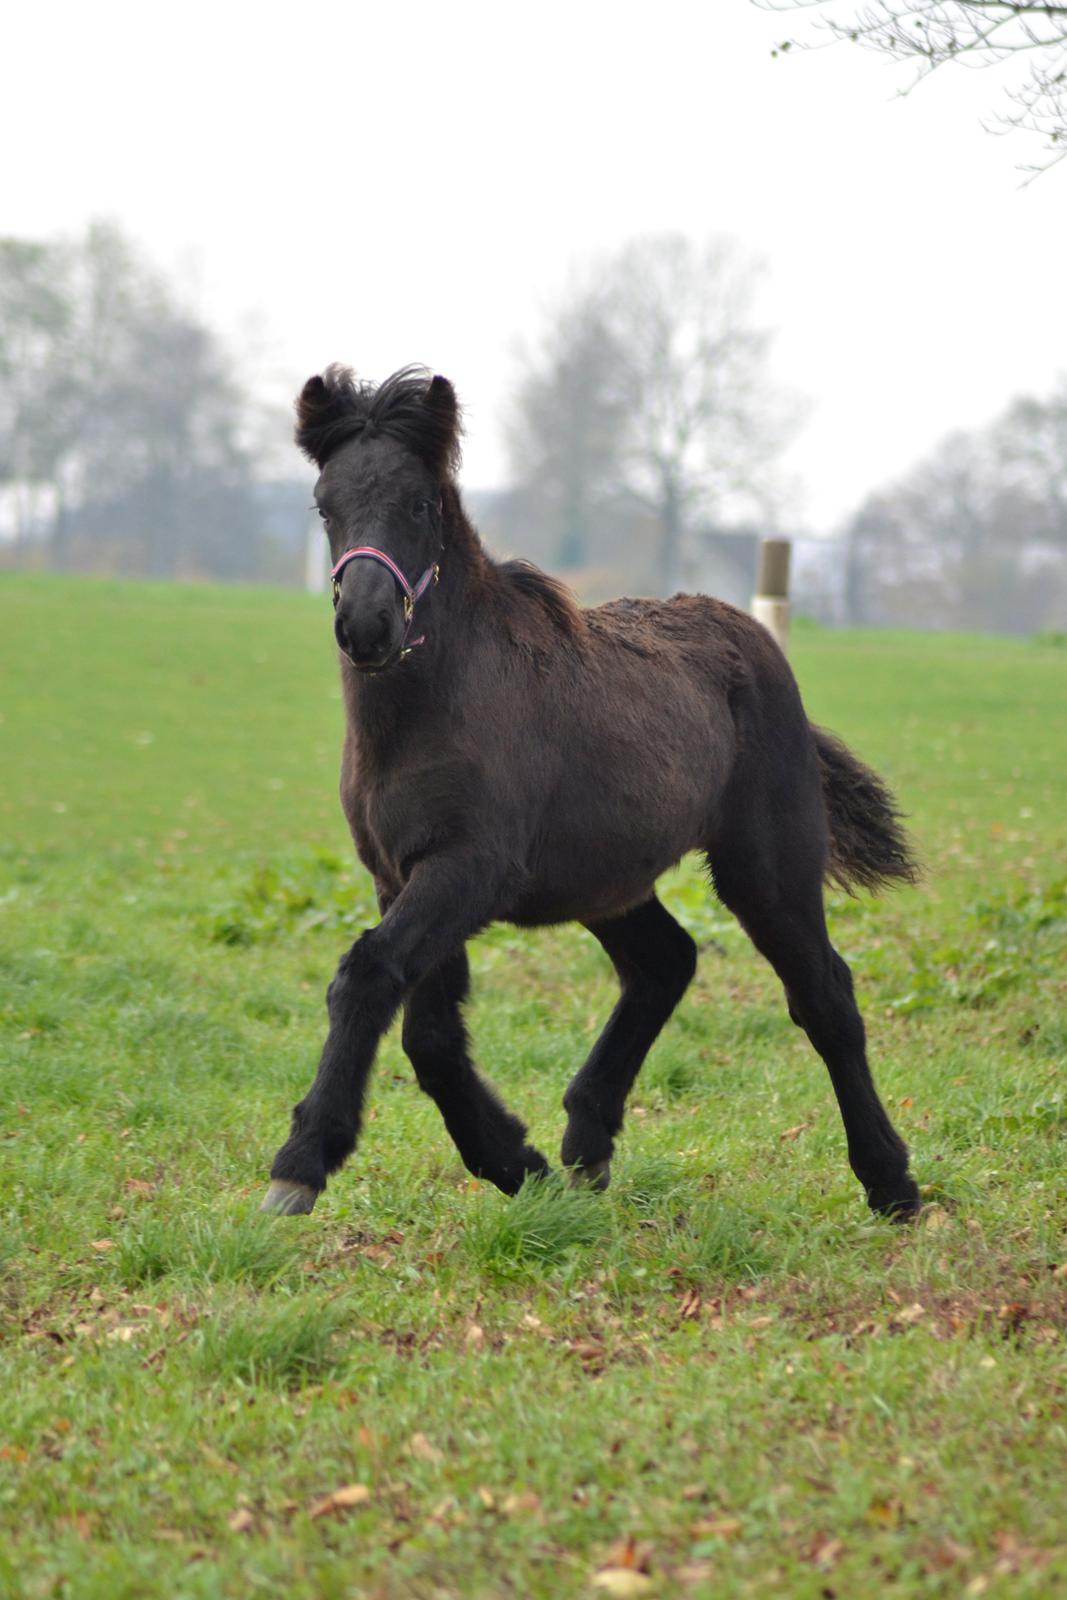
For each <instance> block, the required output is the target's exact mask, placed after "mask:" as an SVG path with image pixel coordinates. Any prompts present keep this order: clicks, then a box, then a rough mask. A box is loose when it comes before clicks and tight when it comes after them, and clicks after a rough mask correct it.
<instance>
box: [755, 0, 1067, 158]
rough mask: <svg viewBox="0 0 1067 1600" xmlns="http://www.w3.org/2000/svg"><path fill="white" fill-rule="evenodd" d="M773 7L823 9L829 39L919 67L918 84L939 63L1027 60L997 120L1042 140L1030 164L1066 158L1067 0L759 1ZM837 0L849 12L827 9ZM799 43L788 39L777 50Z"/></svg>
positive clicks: (986, 64)
mask: <svg viewBox="0 0 1067 1600" xmlns="http://www.w3.org/2000/svg"><path fill="white" fill-rule="evenodd" d="M755 3H756V4H757V5H759V6H761V8H762V9H764V10H769V11H798V10H810V9H813V8H818V9H819V10H825V11H826V12H827V14H826V15H825V17H824V18H823V19H822V27H823V29H824V31H825V33H826V35H827V36H828V38H829V39H831V40H834V41H847V42H848V43H850V44H857V45H860V46H862V47H863V48H864V49H867V50H874V51H876V52H877V53H878V54H880V55H885V56H889V57H890V58H891V59H892V60H894V61H906V62H912V63H914V64H915V66H916V67H917V69H918V70H917V74H916V78H915V80H914V82H913V84H912V87H914V83H916V82H922V80H923V79H925V78H927V77H929V76H930V74H931V73H932V72H935V71H937V70H938V68H940V67H943V66H946V65H948V64H949V63H956V64H957V65H959V66H965V67H996V66H1003V65H1005V64H1008V63H1013V62H1017V61H1018V60H1019V59H1020V58H1025V59H1026V62H1027V65H1026V68H1025V70H1024V71H1023V72H1022V74H1021V75H1019V76H1017V77H1016V78H1015V80H1014V81H1013V82H1012V83H1011V84H1009V86H1008V88H1007V90H1006V96H1007V100H1008V107H1009V108H1008V110H1007V111H1005V112H1002V113H1001V114H1000V115H999V116H998V117H997V118H996V119H995V123H994V126H995V127H997V128H999V130H1000V131H1006V130H1010V129H1022V130H1024V131H1026V132H1029V133H1032V134H1036V135H1037V136H1038V137H1039V138H1040V139H1041V140H1042V142H1043V144H1044V148H1045V152H1046V157H1047V159H1046V160H1045V161H1044V162H1043V163H1041V164H1040V165H1031V166H1029V167H1028V168H1026V169H1025V170H1028V171H1030V172H1031V173H1032V174H1034V173H1037V172H1041V171H1045V170H1047V168H1048V167H1050V166H1054V165H1055V164H1056V163H1057V162H1058V161H1062V160H1063V158H1064V156H1067V3H1063V0H1049V3H1041V0H870V3H868V4H866V5H861V6H859V7H858V8H857V7H856V6H855V4H854V3H852V4H849V5H847V6H841V4H840V0H755ZM833 6H837V7H838V9H839V10H844V11H845V12H846V13H847V15H845V16H844V17H841V16H840V15H831V14H829V12H830V8H831V7H833ZM796 43H797V41H795V40H793V39H787V40H783V41H782V43H781V44H780V45H779V47H778V49H777V50H776V51H775V52H774V54H776V55H777V54H779V53H781V52H784V51H788V50H790V49H791V48H793V47H794V45H795V44H796Z"/></svg>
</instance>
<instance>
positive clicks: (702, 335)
mask: <svg viewBox="0 0 1067 1600" xmlns="http://www.w3.org/2000/svg"><path fill="white" fill-rule="evenodd" d="M757 278H758V270H757V268H756V266H755V264H754V263H753V262H752V261H751V260H750V259H749V257H748V256H747V255H745V254H744V252H742V251H741V250H740V249H739V247H738V246H737V245H736V244H734V243H733V242H732V241H730V240H727V239H712V240H710V241H708V242H706V243H704V244H696V243H694V242H693V241H692V240H690V239H688V238H686V237H684V236H683V235H680V234H661V235H652V236H649V237H645V238H639V239H635V240H633V241H631V242H630V243H629V244H626V245H624V246H623V247H622V248H621V249H620V250H619V251H618V252H617V253H616V254H615V255H614V256H613V257H611V258H609V259H607V260H605V261H602V262H600V263H597V264H596V265H595V266H594V267H593V268H591V269H590V273H589V280H588V281H589V282H590V283H592V285H593V287H592V288H589V287H583V288H582V289H581V290H579V291H576V292H575V293H574V294H573V295H572V296H570V297H569V298H566V299H565V300H564V301H563V302H561V303H560V304H559V305H558V306H557V308H556V310H555V312H554V313H553V318H552V321H551V324H550V327H549V330H548V334H547V337H546V340H545V342H544V345H543V347H542V359H541V360H540V362H539V363H531V364H529V366H528V370H527V373H526V375H525V378H524V380H523V383H522V384H521V385H520V389H519V392H518V397H517V403H516V408H515V414H514V417H513V422H512V426H511V429H510V430H509V437H510V440H511V446H512V449H511V456H512V464H513V470H514V471H515V473H516V475H517V477H518V479H519V481H520V483H521V482H529V481H530V477H531V474H540V476H541V481H542V485H543V492H546V493H548V492H550V493H551V494H552V495H553V496H554V497H555V500H556V502H557V503H558V504H559V505H560V506H562V507H565V508H566V510H565V512H564V515H563V519H562V526H563V529H564V534H565V538H566V539H567V541H568V543H567V548H569V549H577V548H580V544H577V543H572V542H570V535H569V533H568V531H567V530H568V528H569V526H570V522H569V519H570V518H571V517H573V518H574V519H575V522H576V524H577V523H580V522H581V520H582V519H583V518H587V517H588V515H589V512H590V507H591V506H595V505H596V504H597V503H603V501H604V500H605V499H609V500H613V501H615V502H616V503H618V502H619V501H622V500H625V501H628V502H629V504H630V505H631V506H633V507H635V508H640V509H641V510H643V511H644V512H645V513H647V514H650V515H651V516H652V517H653V518H654V519H655V522H656V525H657V526H658V529H659V534H660V546H659V562H658V567H659V584H660V587H661V588H662V589H663V590H665V591H669V590H672V589H674V588H676V587H678V585H679V584H681V583H682V582H684V581H685V579H686V577H687V563H688V557H689V545H690V541H691V537H692V534H693V531H694V527H695V524H696V522H697V521H698V520H699V519H701V518H704V519H707V518H711V517H715V516H716V515H723V514H725V513H726V512H727V510H729V511H730V512H732V513H733V514H734V515H742V514H745V513H748V514H751V513H752V511H753V510H755V512H756V514H757V515H758V516H759V517H761V518H763V517H765V516H766V514H767V510H768V505H769V502H770V499H771V476H770V465H771V463H772V461H773V459H774V457H775V455H776V454H777V452H778V451H779V450H780V448H781V447H782V445H783V443H784V442H785V438H786V436H787V434H788V432H789V429H790V427H791V424H792V421H793V418H792V415H791V414H790V411H791V408H790V407H789V406H787V405H786V404H785V403H784V401H783V397H782V395H781V394H780V393H779V392H778V391H776V390H775V389H774V386H773V385H772V383H771V382H770V379H769V376H768V370H767V350H768V343H769V340H768V335H767V333H766V332H765V331H764V330H762V329H761V328H759V327H758V326H757V325H756V323H755V321H754V313H753V308H752V300H753V291H754V287H755V284H756V281H757ZM546 486H547V487H546Z"/></svg>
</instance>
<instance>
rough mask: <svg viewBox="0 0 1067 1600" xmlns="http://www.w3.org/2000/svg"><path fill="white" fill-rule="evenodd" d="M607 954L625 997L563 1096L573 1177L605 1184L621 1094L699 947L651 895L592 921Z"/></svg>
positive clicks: (621, 1107) (687, 974) (622, 1103)
mask: <svg viewBox="0 0 1067 1600" xmlns="http://www.w3.org/2000/svg"><path fill="white" fill-rule="evenodd" d="M588 926H589V931H590V933H592V934H595V935H596V937H597V938H598V939H599V940H600V943H601V944H602V945H603V946H604V949H605V950H606V951H607V953H608V955H609V956H610V957H611V960H612V963H613V964H614V967H615V971H616V972H617V973H618V976H619V982H620V984H621V985H622V996H621V998H620V1000H619V1003H618V1005H617V1006H616V1007H615V1010H614V1011H613V1012H612V1014H611V1016H610V1018H609V1019H608V1023H607V1026H606V1027H605V1029H604V1031H603V1033H602V1034H601V1035H600V1037H599V1039H598V1040H597V1042H596V1044H595V1045H594V1046H593V1050H592V1054H591V1055H590V1057H589V1059H588V1061H587V1062H586V1063H585V1065H584V1066H583V1067H582V1069H581V1071H580V1072H579V1073H578V1074H577V1076H576V1077H575V1078H574V1079H573V1080H572V1082H571V1084H570V1085H569V1087H568V1089H567V1092H566V1094H565V1095H564V1097H563V1105H564V1109H565V1110H566V1112H567V1114H568V1119H569V1120H568V1122H567V1130H566V1132H565V1133H564V1135H563V1162H564V1165H565V1166H568V1167H570V1168H571V1169H572V1173H573V1179H574V1181H577V1182H584V1183H589V1184H592V1185H594V1186H595V1187H596V1188H599V1189H606V1188H607V1186H608V1180H609V1177H610V1173H611V1153H612V1150H613V1148H614V1144H615V1136H616V1134H617V1133H618V1132H619V1129H620V1128H621V1127H622V1119H623V1110H624V1108H625V1104H626V1096H627V1094H628V1093H629V1092H630V1088H631V1087H632V1085H633V1081H634V1079H635V1078H636V1077H637V1074H638V1072H639V1071H640V1069H641V1063H642V1062H643V1061H644V1059H645V1057H646V1055H647V1054H648V1052H649V1050H650V1049H651V1048H652V1045H653V1043H654V1042H655V1039H656V1036H657V1035H658V1033H659V1031H660V1029H661V1028H662V1027H663V1024H664V1023H665V1022H666V1021H667V1018H668V1017H669V1016H670V1014H671V1012H672V1011H673V1010H674V1008H675V1006H676V1005H677V1004H678V1002H679V1000H680V999H681V998H682V995H683V994H684V993H685V991H686V989H687V987H688V985H689V980H690V979H691V978H692V976H693V972H694V970H695V969H696V945H695V944H694V943H693V941H692V939H691V938H690V937H689V935H688V934H687V933H686V932H685V930H684V929H683V928H681V927H679V925H678V923H677V922H675V920H674V918H673V917H672V916H671V914H670V912H669V911H667V910H665V908H664V907H663V906H662V905H661V904H660V903H659V901H658V900H657V899H655V897H653V898H652V899H651V900H648V901H646V902H645V904H644V905H641V906H638V907H637V908H636V909H635V910H633V911H629V912H627V914H626V915H625V916H623V917H615V918H613V919H612V921H610V922H601V923H597V924H596V925H593V924H589V925H588Z"/></svg>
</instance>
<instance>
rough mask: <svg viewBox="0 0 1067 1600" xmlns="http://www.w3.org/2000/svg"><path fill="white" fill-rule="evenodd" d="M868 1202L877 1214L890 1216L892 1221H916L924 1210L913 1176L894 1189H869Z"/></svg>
mask: <svg viewBox="0 0 1067 1600" xmlns="http://www.w3.org/2000/svg"><path fill="white" fill-rule="evenodd" d="M867 1204H868V1205H869V1206H870V1208H871V1210H872V1211H873V1212H874V1213H875V1215H876V1216H879V1217H888V1218H889V1220H890V1222H914V1221H915V1219H916V1217H917V1216H918V1215H919V1212H920V1211H921V1210H922V1200H921V1198H920V1196H919V1188H918V1185H917V1184H916V1183H913V1181H912V1180H911V1178H905V1180H904V1182H903V1183H902V1184H899V1185H897V1186H895V1187H894V1188H893V1189H889V1188H885V1189H880V1188H870V1189H868V1190H867Z"/></svg>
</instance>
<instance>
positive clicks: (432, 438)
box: [426, 376, 463, 478]
mask: <svg viewBox="0 0 1067 1600" xmlns="http://www.w3.org/2000/svg"><path fill="white" fill-rule="evenodd" d="M426 410H427V412H428V414H429V419H430V429H429V440H428V443H429V446H430V456H431V459H430V461H429V465H430V467H431V468H432V470H433V471H434V472H436V473H437V474H438V475H439V476H440V477H442V478H444V477H449V476H451V474H452V473H454V472H455V471H456V470H457V468H458V467H459V458H460V447H459V440H460V434H461V433H462V432H463V424H462V421H461V419H460V411H459V401H458V400H457V399H456V391H455V389H453V387H452V385H451V384H450V383H449V381H448V379H447V378H442V377H440V376H438V377H434V378H431V379H430V383H429V386H428V388H427V390H426Z"/></svg>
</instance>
